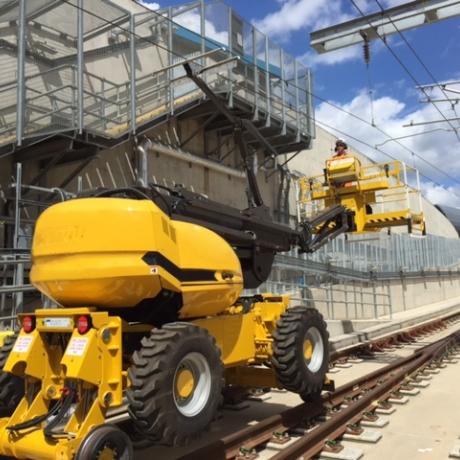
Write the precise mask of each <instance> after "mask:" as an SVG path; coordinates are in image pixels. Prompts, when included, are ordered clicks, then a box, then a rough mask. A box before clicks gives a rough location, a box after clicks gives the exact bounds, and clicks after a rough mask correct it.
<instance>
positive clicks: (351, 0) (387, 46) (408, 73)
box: [350, 0, 460, 141]
mask: <svg viewBox="0 0 460 460" xmlns="http://www.w3.org/2000/svg"><path fill="white" fill-rule="evenodd" d="M350 2H351V3H352V5H353V6H354V7H355V8H356V10H357V11H358V12H359V14H360V15H361V16H362V17H363V18H364V19H366V22H367V23H368V24H369V26H370V27H371V28H372V29H373V31H374V33H375V34H376V35H377V37H378V38H380V40H381V41H382V43H383V44H384V45H385V46H386V48H387V49H388V51H390V53H391V54H392V56H393V57H394V58H395V59H396V61H397V62H398V63H399V65H400V66H401V67H402V68H403V69H404V71H405V72H406V73H407V75H409V77H410V78H411V79H412V81H413V82H414V83H415V85H416V86H422V85H421V84H420V83H419V81H418V80H417V79H416V78H415V77H414V75H413V73H412V72H411V71H410V70H409V68H408V67H407V66H406V64H404V62H403V61H402V59H401V58H400V57H399V56H398V55H397V54H396V53H395V52H394V50H393V48H392V47H391V46H390V45H389V44H388V43H387V40H386V39H385V38H384V37H382V35H380V33H379V32H378V30H377V28H376V27H374V26H373V25H372V24H371V22H370V21H369V20H368V19H367V17H366V15H365V14H364V12H363V11H362V10H361V8H360V7H359V6H358V5H357V4H356V1H355V0H350ZM420 89H421V91H422V92H423V93H424V94H425V96H426V97H427V98H428V99H430V97H429V96H428V94H427V91H426V90H425V89H424V88H420ZM430 103H431V104H432V105H433V107H434V108H435V109H436V110H437V111H438V112H439V114H440V115H441V117H442V118H444V120H445V121H446V122H447V123H448V124H449V126H450V127H451V128H452V129H453V130H454V132H455V135H456V137H457V139H458V140H459V141H460V136H459V134H458V132H457V129H458V128H456V127H455V126H454V125H453V124H452V123H451V122H450V121H449V120H448V119H447V118H446V116H445V115H444V113H443V112H442V111H441V109H440V108H439V107H438V106H437V105H436V104H435V103H434V102H431V101H430Z"/></svg>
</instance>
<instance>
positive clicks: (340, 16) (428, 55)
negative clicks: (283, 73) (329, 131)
mask: <svg viewBox="0 0 460 460" xmlns="http://www.w3.org/2000/svg"><path fill="white" fill-rule="evenodd" d="M356 1H357V3H359V5H360V7H361V8H362V9H363V10H364V11H365V12H366V13H370V12H374V11H377V10H378V5H377V3H376V2H375V0H356ZM146 2H148V0H146ZM380 2H381V3H382V4H383V5H385V6H386V7H388V6H394V5H397V4H400V3H405V2H404V1H402V0H380ZM155 3H157V4H159V5H160V7H166V6H173V5H180V4H182V3H184V2H181V1H177V0H157V1H156V2H155ZM225 3H226V4H228V5H230V6H231V7H232V8H233V9H234V10H236V11H237V12H238V13H239V14H240V15H241V16H242V17H244V18H245V19H247V20H249V21H251V22H252V23H254V24H255V25H256V26H257V27H259V28H260V29H262V31H263V32H266V33H267V34H268V35H269V36H270V37H271V38H272V39H273V40H274V41H276V42H277V43H278V44H279V45H280V46H282V47H283V48H284V49H285V50H286V51H287V52H289V53H290V54H292V55H294V56H296V57H298V58H299V59H300V60H302V62H304V63H307V64H309V65H310V66H312V68H313V70H314V79H315V93H316V94H318V95H319V96H321V97H323V98H325V99H327V100H330V101H333V102H334V103H336V104H337V105H339V106H341V107H343V108H345V109H347V110H351V111H352V112H353V113H356V114H357V115H359V116H362V117H363V118H364V119H367V120H369V121H370V120H371V116H370V102H369V96H368V83H367V80H368V76H367V73H366V66H365V64H364V61H363V57H362V48H361V47H355V48H348V49H345V50H342V51H337V52H335V53H330V54H328V55H324V57H318V56H317V55H316V53H315V52H314V51H313V50H312V49H311V48H310V46H309V33H310V31H312V30H315V29H318V28H322V27H325V26H327V25H331V24H334V23H337V22H341V21H345V20H348V19H352V18H354V17H358V15H359V13H358V12H357V11H356V10H355V9H354V7H353V5H352V4H351V2H350V1H349V0H334V1H331V0H251V1H249V0H226V1H225ZM404 35H405V37H406V38H407V40H408V41H409V42H410V44H411V45H412V46H413V47H414V48H415V50H416V51H417V52H418V54H419V56H420V57H421V58H422V59H423V61H424V63H425V64H426V66H427V67H428V68H429V69H430V70H431V72H432V73H433V74H434V76H435V77H436V79H437V80H438V81H449V80H450V81H454V80H460V59H459V56H460V17H457V18H453V19H449V20H445V21H442V22H438V23H435V24H431V25H427V26H424V27H421V28H419V29H415V30H411V31H407V32H404ZM389 43H390V45H391V47H392V49H393V50H394V51H395V52H396V53H397V54H398V56H399V57H400V58H401V59H402V60H403V61H404V63H405V64H406V65H407V67H408V68H409V69H410V71H411V72H412V73H413V75H414V76H415V77H416V79H417V80H418V81H419V82H420V83H422V84H427V83H432V80H431V78H430V77H429V75H428V74H427V72H426V71H425V70H424V69H423V68H422V67H421V65H420V64H419V63H418V62H417V61H416V59H415V58H414V56H413V54H412V53H411V51H410V50H409V48H408V46H407V45H406V44H405V43H404V42H403V41H402V40H401V38H399V37H398V36H396V35H394V36H392V37H391V39H390V40H389ZM371 53H372V60H371V64H370V72H371V78H372V81H373V91H374V94H373V97H374V101H375V107H374V108H375V121H376V124H377V125H378V126H379V127H380V128H381V129H383V130H385V131H386V132H388V133H390V135H391V136H394V137H399V136H404V135H407V134H414V133H421V132H428V131H430V130H433V129H434V128H435V127H439V128H441V127H442V128H444V127H445V128H449V127H448V126H447V125H446V124H439V125H427V126H424V127H419V128H415V127H414V128H403V127H402V125H403V124H407V123H409V122H410V121H414V122H418V121H427V120H437V119H440V115H439V113H438V112H437V111H436V109H435V108H434V107H433V106H432V105H430V104H420V102H419V101H420V99H421V98H422V96H423V95H422V94H421V93H420V92H419V91H416V90H415V84H414V82H413V81H412V80H411V79H410V78H409V77H408V75H407V74H406V73H405V72H404V70H403V69H402V68H401V66H400V65H399V64H398V63H397V62H396V61H395V59H394V57H393V56H392V55H391V54H390V52H389V51H388V50H387V49H386V48H385V47H384V46H383V44H382V43H377V42H374V43H373V44H372V51H371ZM453 88H456V89H460V85H459V86H455V85H454V86H453ZM434 95H436V93H434ZM457 107H458V110H457V112H458V114H460V103H459V104H458V106H457ZM439 108H440V109H441V110H442V111H443V113H444V114H445V115H446V117H448V118H451V117H455V116H457V115H456V114H455V113H454V112H453V111H452V109H451V107H450V105H449V104H439ZM316 111H317V119H318V120H323V121H324V122H326V120H327V122H328V124H330V125H332V126H336V127H337V128H338V129H341V130H342V131H345V132H349V133H354V134H355V136H356V137H358V138H360V139H363V140H366V141H367V142H369V143H370V144H371V145H375V144H378V143H380V142H382V141H383V140H385V139H386V138H385V136H382V134H381V133H379V132H378V131H377V130H375V129H374V128H372V127H370V126H366V125H364V124H362V123H360V122H357V121H356V120H353V119H350V117H346V116H345V117H344V116H343V115H344V114H343V113H340V112H339V111H337V110H334V109H332V108H331V107H330V106H327V104H324V103H320V102H319V101H317V102H316ZM453 124H454V125H455V126H460V122H458V121H456V122H453ZM342 137H343V136H342ZM401 142H403V143H404V145H406V146H407V147H408V148H409V149H412V150H413V151H416V152H417V153H419V154H420V155H422V156H423V158H425V159H427V160H428V161H429V162H430V163H432V164H435V165H436V166H438V167H439V168H440V169H443V170H445V171H446V172H448V174H449V175H450V176H451V177H450V178H449V177H447V175H445V174H442V173H440V172H439V171H438V170H436V169H434V168H432V167H430V166H429V165H428V164H426V163H424V162H423V161H420V160H419V159H417V158H415V157H414V156H412V155H410V154H409V153H408V151H407V150H404V149H402V148H401V147H400V146H398V145H397V144H395V143H388V144H387V145H386V146H385V149H386V151H387V152H388V153H391V154H392V155H394V156H396V157H398V158H401V159H403V160H405V161H407V162H408V163H411V164H412V163H413V164H414V165H415V166H416V167H418V168H419V169H420V170H421V172H422V173H424V174H425V175H426V176H429V177H430V178H431V179H433V181H430V180H428V179H425V180H424V191H425V195H427V197H428V198H429V199H431V200H432V201H434V202H440V203H444V204H450V205H453V206H458V207H460V154H458V153H456V152H459V151H460V141H459V140H458V139H457V138H456V137H455V134H454V133H453V132H446V131H437V132H433V133H427V134H423V135H419V136H416V137H414V138H408V139H406V140H404V141H401ZM350 143H352V144H353V142H350ZM354 145H355V147H356V148H357V149H359V150H361V151H362V152H364V153H366V154H368V155H369V156H370V157H372V158H374V159H376V160H382V159H383V157H381V155H380V154H379V153H378V152H376V151H374V150H373V149H369V148H368V147H366V146H364V145H360V144H359V143H356V142H355V143H354ZM436 182H437V183H439V184H441V185H442V187H439V186H438V185H436Z"/></svg>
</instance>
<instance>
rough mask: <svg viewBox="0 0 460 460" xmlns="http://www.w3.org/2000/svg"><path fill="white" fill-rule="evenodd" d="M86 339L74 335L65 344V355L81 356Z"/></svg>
mask: <svg viewBox="0 0 460 460" xmlns="http://www.w3.org/2000/svg"><path fill="white" fill-rule="evenodd" d="M87 343H88V339H87V338H85V337H74V338H73V339H72V340H71V341H70V342H69V345H67V350H66V352H65V354H66V355H69V356H82V355H83V353H84V352H85V348H86V344H87Z"/></svg>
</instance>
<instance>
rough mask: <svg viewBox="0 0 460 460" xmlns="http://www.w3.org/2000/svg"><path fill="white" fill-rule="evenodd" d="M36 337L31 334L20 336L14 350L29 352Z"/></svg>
mask: <svg viewBox="0 0 460 460" xmlns="http://www.w3.org/2000/svg"><path fill="white" fill-rule="evenodd" d="M33 340H34V338H33V337H31V336H19V337H18V339H17V340H16V343H15V344H14V348H13V351H15V352H16V353H27V352H28V351H29V348H30V345H31V343H32V342H33Z"/></svg>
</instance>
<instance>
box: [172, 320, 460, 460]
mask: <svg viewBox="0 0 460 460" xmlns="http://www.w3.org/2000/svg"><path fill="white" fill-rule="evenodd" d="M452 316H453V315H452ZM459 341H460V331H456V332H454V333H452V334H450V335H448V336H447V337H445V338H442V339H440V340H437V341H436V342H433V343H431V344H428V345H426V346H424V347H422V348H420V349H418V350H416V351H414V353H413V354H411V355H410V356H408V357H405V358H400V359H398V360H396V361H395V362H393V363H391V364H389V365H387V366H385V367H383V368H381V369H378V370H376V371H374V372H372V373H370V374H367V375H365V376H364V377H361V378H358V379H355V380H353V381H351V382H349V383H347V384H345V385H343V386H341V387H339V388H338V389H337V390H336V391H335V392H333V393H326V394H324V395H323V396H322V397H319V396H318V397H317V398H312V400H311V402H307V403H303V404H300V405H298V406H296V407H293V408H290V409H288V410H286V411H283V412H282V413H280V414H278V415H274V416H271V417H268V418H267V419H264V420H262V421H261V422H259V423H257V424H256V425H253V426H250V427H247V428H244V429H242V430H240V431H238V432H236V433H234V434H231V435H229V436H225V437H223V438H221V439H219V440H217V441H214V442H212V443H210V444H208V445H206V446H204V447H202V448H200V449H197V450H195V451H193V452H190V453H188V454H186V455H183V456H182V457H180V458H179V460H195V459H197V458H212V459H213V460H231V459H245V460H251V459H254V458H256V456H257V454H256V451H257V449H260V448H262V447H263V446H264V445H265V444H266V443H267V442H269V441H274V442H279V443H282V442H284V441H285V440H288V439H289V437H288V436H286V435H287V434H288V433H289V432H290V431H291V430H293V429H296V432H299V429H300V431H302V432H303V433H304V434H303V435H302V436H300V437H299V438H298V440H296V441H295V442H293V443H292V444H290V445H289V446H286V448H285V449H283V450H281V451H280V452H279V453H278V454H275V455H274V456H272V457H271V459H272V460H295V459H298V458H303V459H304V460H307V459H309V458H311V457H313V456H315V455H317V454H319V453H320V452H321V451H322V450H323V449H331V448H333V447H331V445H333V444H334V442H333V441H334V440H336V439H339V438H340V437H341V436H342V435H343V434H344V433H346V432H350V431H352V430H355V429H356V424H359V422H360V421H362V420H365V419H367V420H372V419H375V418H376V416H375V414H374V411H375V409H376V408H377V407H379V406H381V407H387V406H388V404H389V403H388V399H390V398H392V397H398V390H400V389H401V388H402V387H403V386H407V385H410V382H411V381H412V382H413V381H414V380H418V379H421V378H422V377H423V375H424V374H425V373H426V372H428V370H429V369H430V368H431V367H436V366H438V365H439V364H440V362H441V360H442V359H443V358H445V357H446V356H448V355H449V354H450V353H452V352H453V351H454V350H455V351H456V350H457V349H458V343H459ZM319 416H322V417H321V418H322V420H324V421H320V420H319V418H320V417H319ZM313 428H314V429H313ZM285 434H286V435H285Z"/></svg>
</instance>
